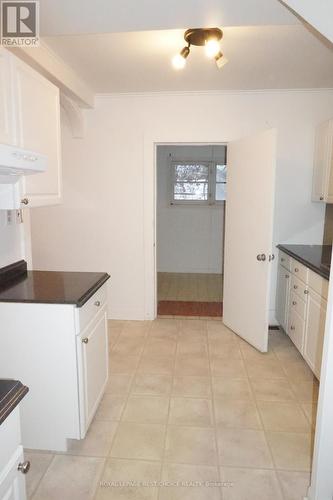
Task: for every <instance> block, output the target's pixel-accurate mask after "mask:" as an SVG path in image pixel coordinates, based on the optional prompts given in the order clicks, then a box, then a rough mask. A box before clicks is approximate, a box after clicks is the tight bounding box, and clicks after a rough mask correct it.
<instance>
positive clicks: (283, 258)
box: [279, 250, 292, 271]
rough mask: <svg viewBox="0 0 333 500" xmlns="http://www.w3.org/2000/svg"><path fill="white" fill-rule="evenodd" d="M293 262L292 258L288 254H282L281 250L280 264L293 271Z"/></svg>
mask: <svg viewBox="0 0 333 500" xmlns="http://www.w3.org/2000/svg"><path fill="white" fill-rule="evenodd" d="M291 261H292V258H291V257H289V255H287V254H286V253H284V252H281V250H280V252H279V262H280V264H281V266H283V267H284V268H285V269H287V270H288V271H291Z"/></svg>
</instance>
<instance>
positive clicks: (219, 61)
mask: <svg viewBox="0 0 333 500" xmlns="http://www.w3.org/2000/svg"><path fill="white" fill-rule="evenodd" d="M215 62H216V66H217V67H218V68H219V69H222V68H223V66H225V65H226V64H227V62H229V61H228V59H227V58H226V57H225V56H224V55H223V53H222V52H221V51H219V52H218V53H217V54H216V56H215Z"/></svg>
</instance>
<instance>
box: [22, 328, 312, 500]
mask: <svg viewBox="0 0 333 500" xmlns="http://www.w3.org/2000/svg"><path fill="white" fill-rule="evenodd" d="M109 332H110V340H109V342H110V380H109V383H108V386H107V390H106V394H105V396H104V398H103V400H102V402H101V404H100V407H99V409H98V412H97V414H96V417H95V419H94V421H93V423H92V425H91V427H90V429H89V431H88V434H87V437H86V438H85V439H84V440H83V441H81V442H77V441H73V442H71V443H70V449H69V451H68V453H67V454H50V453H43V452H35V451H30V452H28V453H27V458H28V459H30V460H31V463H32V467H31V471H30V472H29V474H28V476H27V479H28V491H29V498H31V499H33V500H103V499H108V500H128V499H132V500H133V499H135V500H189V499H191V500H301V499H302V498H303V495H305V494H306V490H307V486H308V483H309V471H310V464H311V454H312V440H313V433H314V425H315V413H316V400H317V394H318V384H317V382H316V381H315V379H314V378H313V376H312V373H311V372H310V370H309V369H308V368H307V365H306V364H305V362H304V361H303V360H302V358H301V357H300V355H299V354H298V352H297V351H296V349H295V348H294V347H293V345H292V344H291V342H290V341H289V339H288V338H287V337H286V336H285V335H284V334H283V333H280V332H278V331H274V332H272V333H270V350H269V353H268V354H260V353H258V352H257V351H255V350H254V349H252V348H251V347H250V346H249V345H248V344H246V343H245V342H243V341H241V340H240V339H239V338H238V337H237V336H236V335H234V334H233V333H232V332H231V331H230V330H228V329H227V328H226V327H224V326H223V325H222V323H221V322H217V321H203V320H173V319H171V320H170V319H158V320H156V321H154V322H141V323H140V322H120V321H112V322H110V329H109ZM129 482H131V483H129Z"/></svg>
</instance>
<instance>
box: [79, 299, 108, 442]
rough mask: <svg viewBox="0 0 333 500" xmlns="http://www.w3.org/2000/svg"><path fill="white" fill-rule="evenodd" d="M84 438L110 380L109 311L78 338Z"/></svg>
mask: <svg viewBox="0 0 333 500" xmlns="http://www.w3.org/2000/svg"><path fill="white" fill-rule="evenodd" d="M78 359H79V363H80V364H81V366H80V367H79V368H80V369H79V384H80V386H81V387H80V398H81V402H80V403H81V404H80V406H81V410H82V411H83V415H82V419H81V438H83V437H84V436H85V433H86V431H87V429H88V427H89V424H90V422H91V420H92V418H93V416H94V414H95V412H96V409H97V406H98V404H99V402H100V400H101V398H102V395H103V392H104V389H105V385H106V382H107V379H108V336H107V318H106V308H104V309H103V311H102V312H101V313H100V314H98V316H97V318H96V321H94V322H93V324H92V326H91V327H88V329H87V330H85V331H84V332H83V334H82V335H80V336H78Z"/></svg>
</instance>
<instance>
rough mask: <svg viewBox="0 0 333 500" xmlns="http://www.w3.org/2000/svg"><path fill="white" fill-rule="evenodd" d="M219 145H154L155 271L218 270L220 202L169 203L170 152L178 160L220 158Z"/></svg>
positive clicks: (213, 159) (220, 239) (219, 258)
mask: <svg viewBox="0 0 333 500" xmlns="http://www.w3.org/2000/svg"><path fill="white" fill-rule="evenodd" d="M224 150H225V148H224V147H223V146H158V147H157V157H156V167H157V220H156V225H157V228H156V230H157V238H156V248H157V270H158V271H160V272H167V273H222V254H223V250H222V235H223V212H224V207H223V205H222V204H220V205H211V206H208V205H206V206H203V205H196V206H194V205H188V206H184V205H173V206H171V205H170V199H171V198H170V196H171V176H170V155H171V157H172V160H179V161H189V160H192V161H200V160H201V161H220V162H221V163H222V164H224V161H225V157H224Z"/></svg>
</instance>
